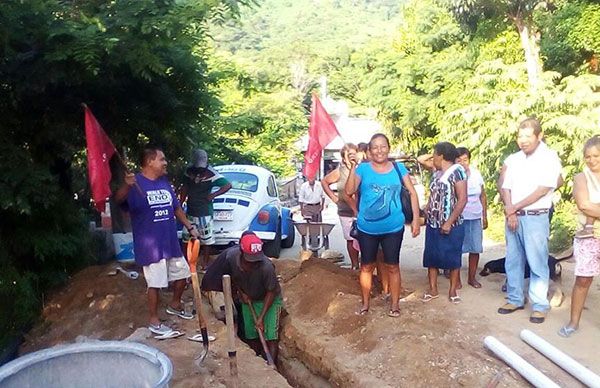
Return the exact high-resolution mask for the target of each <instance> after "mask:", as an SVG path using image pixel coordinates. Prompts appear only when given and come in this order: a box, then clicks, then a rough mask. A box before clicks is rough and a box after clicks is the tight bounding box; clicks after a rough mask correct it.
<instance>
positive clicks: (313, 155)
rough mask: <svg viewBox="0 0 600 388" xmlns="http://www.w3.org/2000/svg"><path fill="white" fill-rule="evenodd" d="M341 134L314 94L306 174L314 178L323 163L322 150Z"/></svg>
mask: <svg viewBox="0 0 600 388" xmlns="http://www.w3.org/2000/svg"><path fill="white" fill-rule="evenodd" d="M339 135H340V133H339V132H338V130H337V128H336V126H335V124H334V123H333V120H332V119H331V117H329V114H328V113H327V111H326V110H325V108H323V105H321V101H319V98H318V97H317V96H316V95H313V96H312V107H311V110H310V126H309V128H308V149H307V150H306V153H305V154H304V176H306V177H307V178H312V177H314V176H315V175H316V174H317V171H319V167H320V165H321V152H323V149H324V148H325V147H326V146H327V145H328V144H329V143H331V141H332V140H333V139H335V138H336V137H337V136H339Z"/></svg>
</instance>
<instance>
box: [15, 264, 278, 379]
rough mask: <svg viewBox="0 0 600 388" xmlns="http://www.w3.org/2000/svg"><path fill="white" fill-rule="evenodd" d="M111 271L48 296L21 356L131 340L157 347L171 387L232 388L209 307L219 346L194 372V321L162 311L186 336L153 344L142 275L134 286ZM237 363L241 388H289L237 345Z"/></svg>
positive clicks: (95, 270) (96, 270)
mask: <svg viewBox="0 0 600 388" xmlns="http://www.w3.org/2000/svg"><path fill="white" fill-rule="evenodd" d="M113 266H114V264H109V265H104V266H93V267H89V268H87V269H85V270H83V271H81V272H79V273H78V274H76V275H75V276H74V277H73V278H72V279H71V280H70V282H69V284H68V285H67V286H66V287H65V288H64V289H62V290H61V291H59V292H57V293H56V294H54V295H52V296H51V297H50V298H49V300H48V302H47V303H46V305H45V307H44V310H43V316H42V321H41V322H40V323H39V324H38V325H36V326H35V327H34V328H33V329H32V330H31V331H30V332H29V333H28V334H27V335H26V338H25V342H24V343H23V345H22V346H21V349H20V354H21V355H22V354H25V353H29V352H32V351H36V350H39V349H43V348H47V347H51V346H54V345H57V344H62V343H72V342H79V341H87V340H97V339H100V340H133V341H136V342H141V343H145V344H147V345H150V346H153V347H156V348H158V349H160V350H161V351H163V352H164V353H165V354H166V355H167V356H168V357H169V358H170V359H171V361H172V363H173V379H172V381H171V386H172V387H199V386H206V387H208V386H210V387H224V386H231V385H230V380H229V361H228V356H227V350H228V349H227V336H226V327H225V325H224V324H223V323H222V322H220V321H218V320H216V319H215V318H214V316H213V314H212V313H209V312H210V311H211V308H210V306H209V305H208V304H207V303H204V305H203V307H204V309H203V311H205V312H206V313H207V314H206V315H207V317H208V328H209V333H210V334H212V335H215V336H216V337H217V340H216V341H214V342H211V343H210V348H209V349H210V350H209V354H208V356H207V358H206V359H205V361H204V362H203V363H202V365H200V366H198V365H196V364H195V361H194V357H195V356H196V355H197V354H198V353H199V352H200V350H201V349H202V344H200V343H197V342H191V341H188V340H187V339H186V337H187V336H192V335H194V334H196V333H198V330H197V328H198V321H197V320H190V321H186V320H182V319H179V318H173V316H171V315H166V313H165V312H164V309H161V310H159V315H161V319H162V320H163V321H164V322H165V323H166V324H167V325H169V326H171V327H173V328H176V329H178V330H180V331H183V332H185V333H186V335H184V336H182V337H179V338H175V339H170V340H164V341H158V340H156V339H154V338H153V337H152V336H151V335H150V332H149V330H148V329H146V320H147V316H148V313H147V305H146V300H147V299H146V293H145V290H146V282H145V281H144V279H143V275H142V274H141V273H140V275H141V276H140V278H139V279H137V280H131V279H128V278H127V277H125V276H124V275H123V274H121V273H119V274H117V275H115V276H108V275H107V273H109V272H110V271H111V270H112V269H113ZM132 269H135V268H132ZM138 270H139V269H138ZM171 296H172V294H171V293H169V292H168V291H165V292H163V293H162V295H161V305H160V306H166V303H167V302H168V301H169V300H170V298H171ZM183 300H184V302H185V303H187V304H188V306H189V307H191V304H192V303H193V291H192V289H191V287H189V289H187V290H186V291H185V292H184V295H183ZM205 301H206V300H205V299H204V300H203V302H205ZM237 361H238V370H239V376H240V382H241V384H240V386H242V387H255V386H271V387H287V386H289V385H288V384H287V382H286V380H285V379H284V378H283V377H282V376H281V375H280V374H278V373H277V372H275V371H274V370H273V369H271V368H270V367H268V366H267V365H266V364H265V362H264V361H263V360H262V358H260V357H256V355H255V354H254V352H253V351H251V350H250V349H249V348H248V347H247V345H246V344H244V343H242V342H241V341H238V343H237Z"/></svg>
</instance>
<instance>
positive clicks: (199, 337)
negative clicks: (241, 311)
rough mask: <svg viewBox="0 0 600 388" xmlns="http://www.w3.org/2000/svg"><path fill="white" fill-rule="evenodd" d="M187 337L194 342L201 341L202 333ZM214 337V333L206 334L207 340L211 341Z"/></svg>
mask: <svg viewBox="0 0 600 388" xmlns="http://www.w3.org/2000/svg"><path fill="white" fill-rule="evenodd" d="M187 339H188V340H190V341H194V342H202V334H200V333H198V334H195V335H193V336H191V337H187ZM216 339H217V337H215V336H214V335H210V334H209V335H208V342H213V341H214V340H216Z"/></svg>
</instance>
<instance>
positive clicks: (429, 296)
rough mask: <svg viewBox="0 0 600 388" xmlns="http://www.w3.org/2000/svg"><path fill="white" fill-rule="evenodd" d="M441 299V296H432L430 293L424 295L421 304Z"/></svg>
mask: <svg viewBox="0 0 600 388" xmlns="http://www.w3.org/2000/svg"><path fill="white" fill-rule="evenodd" d="M439 297H440V294H437V295H431V294H430V293H427V292H426V293H424V294H423V297H422V298H421V302H429V301H432V300H434V299H437V298H439Z"/></svg>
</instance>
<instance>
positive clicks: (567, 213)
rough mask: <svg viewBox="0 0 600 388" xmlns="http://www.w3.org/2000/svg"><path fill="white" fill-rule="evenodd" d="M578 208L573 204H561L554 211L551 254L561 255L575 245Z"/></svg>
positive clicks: (568, 202)
mask: <svg viewBox="0 0 600 388" xmlns="http://www.w3.org/2000/svg"><path fill="white" fill-rule="evenodd" d="M576 210H577V208H576V206H575V204H574V203H573V202H570V201H567V202H564V201H563V202H560V203H559V204H558V205H557V206H556V209H555V210H554V216H553V217H552V225H551V226H550V241H549V243H548V247H549V249H550V252H553V253H560V252H563V251H564V250H566V249H568V248H569V247H570V246H571V245H572V244H573V235H574V234H575V228H576V226H577V222H576V221H575V220H576V218H575V215H576Z"/></svg>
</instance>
